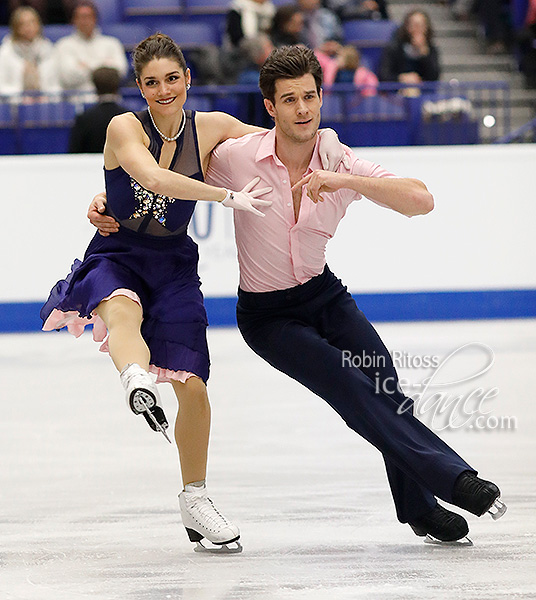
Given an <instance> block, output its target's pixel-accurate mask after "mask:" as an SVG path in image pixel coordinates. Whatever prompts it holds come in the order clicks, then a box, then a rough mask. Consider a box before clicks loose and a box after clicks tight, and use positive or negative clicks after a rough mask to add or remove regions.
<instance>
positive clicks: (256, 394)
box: [0, 320, 536, 600]
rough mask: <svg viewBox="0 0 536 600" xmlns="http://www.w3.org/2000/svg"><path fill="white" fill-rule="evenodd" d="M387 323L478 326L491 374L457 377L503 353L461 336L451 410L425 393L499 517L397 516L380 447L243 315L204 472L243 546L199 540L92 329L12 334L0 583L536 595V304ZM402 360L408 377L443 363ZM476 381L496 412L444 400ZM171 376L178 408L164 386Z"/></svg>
mask: <svg viewBox="0 0 536 600" xmlns="http://www.w3.org/2000/svg"><path fill="white" fill-rule="evenodd" d="M378 329H379V332H380V334H381V335H382V337H383V339H384V341H385V342H386V344H387V346H388V347H389V348H390V349H391V350H399V351H405V352H407V353H409V354H411V355H412V356H423V355H429V356H438V357H442V358H444V357H446V356H447V355H449V354H450V353H451V352H452V351H454V350H456V349H457V348H460V347H462V346H463V345H464V344H467V343H470V342H475V343H478V344H481V345H486V346H489V347H490V348H491V350H492V351H493V363H492V364H491V362H490V363H489V364H488V366H489V365H491V366H490V368H489V369H488V371H487V372H486V373H485V374H484V375H482V376H481V377H478V378H475V379H472V380H470V381H466V382H465V383H458V384H453V383H452V381H454V380H455V379H463V378H467V377H469V376H470V375H471V374H476V373H477V372H478V371H479V370H482V369H483V368H484V367H485V366H486V365H485V363H486V360H488V359H489V358H490V356H491V355H490V354H488V359H486V358H485V356H484V355H485V352H482V351H481V350H482V348H484V346H480V347H479V348H477V347H476V346H473V347H471V348H466V349H465V350H464V351H463V352H461V353H458V355H457V356H455V357H454V358H453V359H452V361H451V363H450V364H449V365H447V367H446V368H445V371H444V372H443V374H442V376H443V380H442V381H443V382H449V381H450V382H451V385H448V386H445V387H444V388H442V390H443V393H444V396H443V398H442V402H443V404H442V405H441V407H442V408H444V409H445V410H444V413H443V414H442V415H439V414H435V416H434V413H433V410H434V406H432V405H431V404H430V405H429V406H428V410H424V412H423V414H422V415H421V418H422V419H423V420H424V421H425V422H426V423H427V424H429V425H430V424H431V425H432V426H433V427H434V428H435V429H438V428H441V426H442V424H444V419H446V418H448V417H451V418H454V417H456V419H457V421H456V423H455V426H454V427H453V428H451V429H450V430H446V431H441V432H440V435H441V436H442V437H443V438H444V439H445V440H446V441H447V442H448V443H450V444H451V445H452V446H453V447H454V448H455V449H456V450H457V451H458V452H459V453H460V454H461V455H462V456H464V458H465V459H466V460H467V461H468V462H470V463H471V464H472V465H473V466H475V467H476V468H477V469H478V470H479V471H480V474H481V475H482V476H483V477H485V478H490V479H493V480H494V481H496V482H497V483H498V484H499V486H500V487H501V489H502V497H503V499H504V501H505V502H506V503H507V504H508V512H507V513H506V515H505V516H504V517H503V518H502V519H500V520H499V521H497V522H494V521H493V520H492V519H491V518H490V517H489V516H484V517H482V518H476V517H474V516H473V515H468V514H465V516H466V517H467V519H468V521H469V525H470V528H471V533H470V536H471V538H472V539H473V542H474V546H473V547H470V548H452V547H449V548H444V547H436V546H430V545H427V544H424V543H423V541H422V539H421V538H417V537H416V536H415V535H414V534H413V533H412V531H411V530H410V528H409V527H408V526H407V525H402V524H400V523H398V521H397V520H396V517H395V514H394V508H393V504H392V500H391V497H390V493H389V490H388V486H387V481H386V476H385V473H384V469H383V462H382V459H381V456H380V455H379V453H378V452H377V451H376V450H375V449H374V448H372V447H371V446H369V445H368V444H367V443H366V442H365V441H364V440H362V439H361V438H359V437H358V436H357V435H356V434H354V432H352V431H351V430H350V429H348V428H347V427H346V426H345V425H344V423H343V422H342V421H341V419H340V418H339V417H338V416H337V415H336V414H335V413H334V412H333V411H332V410H331V409H330V408H329V407H328V406H327V405H326V404H324V402H323V401H322V400H320V399H319V398H316V397H315V396H313V395H312V394H311V393H310V392H308V391H307V390H306V389H304V388H302V387H301V386H300V385H298V384H297V383H295V382H293V381H292V380H290V379H289V378H287V377H286V376H284V375H282V374H281V373H278V372H277V371H275V370H274V369H272V368H271V367H270V366H268V365H267V364H265V363H264V362H263V361H262V360H261V359H259V358H258V357H256V356H255V355H254V354H253V353H252V352H251V351H250V350H249V349H248V348H247V347H246V345H245V344H244V342H243V341H242V339H241V338H240V335H239V333H238V332H237V331H236V330H234V329H230V330H218V329H216V330H211V331H210V338H209V339H210V346H211V352H212V360H213V369H212V376H211V379H210V385H209V391H210V396H211V402H212V407H213V425H212V442H211V451H210V464H209V479H208V482H209V490H210V494H211V496H212V497H213V499H214V501H215V503H216V505H217V506H218V507H219V508H220V509H221V510H222V512H224V513H225V514H226V515H227V516H228V517H229V518H231V519H232V520H233V521H235V522H236V523H237V524H238V525H239V526H240V528H241V531H242V542H243V545H244V552H243V553H242V554H240V555H233V556H211V555H199V554H197V553H194V552H193V546H192V544H191V543H190V542H189V541H188V538H187V536H186V533H185V531H184V529H183V528H182V526H181V523H180V516H179V512H178V502H177V494H178V492H179V491H180V481H179V471H178V467H177V456H176V454H177V453H176V449H175V448H172V447H171V446H170V445H169V444H168V443H167V442H166V441H165V440H164V439H163V438H162V436H160V435H158V434H156V433H153V432H152V431H150V430H149V428H148V427H147V425H146V423H145V421H144V420H143V419H142V418H141V417H135V416H134V415H132V414H131V413H130V412H129V411H128V409H127V407H126V403H125V402H124V399H123V393H122V389H121V387H120V384H119V380H118V376H117V374H116V372H115V370H114V368H113V366H112V364H111V361H110V359H109V357H108V356H106V355H103V354H100V353H99V352H98V350H97V345H96V344H95V343H94V342H93V341H92V340H91V335H90V334H89V332H86V334H84V336H82V338H80V339H79V340H75V339H73V338H71V336H69V335H67V334H62V333H60V334H57V333H48V334H44V333H39V334H27V335H3V336H0V386H1V392H0V393H1V403H0V409H1V417H0V456H1V458H2V467H1V470H0V599H1V600H82V599H89V598H91V599H92V600H116V599H117V600H119V599H121V600H166V599H172V600H179V599H182V600H194V599H195V600H223V599H226V600H241V599H248V600H257V599H258V600H265V599H274V600H302V599H303V600H305V599H307V600H326V599H330V600H331V599H333V600H350V599H352V600H353V599H362V598H367V599H371V600H390V599H404V600H406V599H413V598H415V599H417V598H418V599H422V598H427V599H445V598H446V599H451V598H452V599H456V598H460V599H462V598H463V599H464V600H472V599H477V598H478V599H483V600H484V599H485V600H499V599H500V600H505V599H510V598H536V568H535V567H536V513H535V501H536V407H535V386H534V381H535V373H536V343H535V342H536V321H535V320H516V321H495V322H490V321H480V322H450V323H436V324H431V323H420V324H415V323H408V324H380V325H379V326H378ZM399 371H400V375H401V376H402V377H404V378H407V379H408V380H411V381H413V383H419V382H422V381H423V380H424V379H425V377H426V375H427V374H428V375H429V374H430V371H427V370H423V369H417V368H401V369H399ZM477 388H482V390H484V391H488V392H489V394H490V397H489V398H488V399H487V400H486V401H485V402H484V403H482V404H481V405H480V410H481V412H488V415H487V417H486V418H487V419H488V421H487V425H488V427H487V429H485V430H484V429H478V428H476V427H474V426H473V428H470V427H469V424H468V423H466V425H465V426H463V427H462V426H460V423H461V422H462V421H463V420H464V415H463V414H462V412H461V411H462V408H465V409H467V407H468V406H469V404H470V402H469V401H467V400H466V403H465V405H461V404H458V406H457V407H454V406H453V405H451V406H450V408H448V407H447V404H448V401H449V400H452V398H455V397H456V396H459V397H462V398H466V399H467V396H468V394H469V393H470V392H471V391H474V390H476V389H477ZM494 388H497V389H496V390H495V391H493V390H494ZM415 389H417V388H415ZM415 389H414V390H413V392H414V391H415ZM490 390H491V392H490ZM162 392H163V396H164V398H163V399H164V404H165V408H166V411H167V413H168V416H170V415H171V414H172V413H173V412H174V410H175V401H174V398H173V396H172V394H171V389H170V386H162ZM435 408H436V409H437V405H436V406H435ZM490 417H491V418H490ZM505 417H513V419H509V420H508V419H505ZM460 419H461V421H460ZM501 427H502V428H501Z"/></svg>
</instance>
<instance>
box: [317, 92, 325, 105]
mask: <svg viewBox="0 0 536 600" xmlns="http://www.w3.org/2000/svg"><path fill="white" fill-rule="evenodd" d="M318 96H319V98H320V106H322V104H324V90H323V89H322V88H320V93H319V94H318Z"/></svg>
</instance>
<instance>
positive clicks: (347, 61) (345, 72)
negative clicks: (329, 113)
mask: <svg viewBox="0 0 536 600" xmlns="http://www.w3.org/2000/svg"><path fill="white" fill-rule="evenodd" d="M334 49H335V52H333V50H334ZM315 54H316V57H317V58H318V62H319V63H320V65H321V66H322V72H323V75H324V87H325V88H326V89H329V88H330V87H331V86H332V85H333V84H334V83H353V84H354V85H355V87H357V88H360V90H361V94H362V95H363V96H375V95H376V90H377V88H378V78H377V77H376V75H375V74H374V73H373V72H372V71H371V70H370V69H367V67H364V66H362V65H361V64H360V63H361V55H360V54H359V51H358V50H357V48H355V47H354V46H351V45H346V46H341V45H340V44H337V42H326V43H325V44H324V45H323V46H322V47H321V48H320V49H317V50H315Z"/></svg>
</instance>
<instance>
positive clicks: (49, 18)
mask: <svg viewBox="0 0 536 600" xmlns="http://www.w3.org/2000/svg"><path fill="white" fill-rule="evenodd" d="M443 3H444V4H448V5H449V6H450V10H451V11H452V16H453V18H455V19H459V20H466V19H476V20H478V21H479V23H480V25H481V30H482V32H483V37H484V38H485V40H486V44H487V51H488V52H489V53H490V54H496V53H502V52H512V53H514V55H515V56H516V58H517V59H518V62H519V66H520V69H521V70H522V72H523V73H524V74H525V76H526V80H527V84H528V85H529V86H531V87H536V41H535V36H536V0H443ZM514 5H515V7H516V9H517V17H515V16H513V15H514V13H515V11H513V7H514ZM520 7H521V8H520ZM1 10H3V11H4V12H3V13H1V12H0V19H2V20H3V21H4V22H5V23H6V24H8V25H9V30H8V32H7V35H5V36H4V37H3V40H2V42H1V44H0V96H3V97H10V98H11V99H16V100H17V101H22V102H34V101H35V99H36V98H39V92H42V93H46V94H56V93H60V92H63V91H69V92H76V93H79V94H85V95H86V96H85V98H86V101H87V98H89V97H91V98H93V100H94V101H97V100H100V102H101V103H106V104H107V108H106V111H103V112H105V113H106V114H107V115H111V116H113V114H117V111H120V110H123V109H122V107H121V106H120V99H119V95H118V94H119V89H120V86H122V85H123V86H124V85H134V84H135V82H134V80H133V78H132V74H131V71H129V64H128V58H127V53H126V51H125V48H124V46H123V45H122V43H121V41H120V40H118V39H116V38H114V37H111V36H108V35H103V33H102V32H101V30H100V28H99V9H98V5H97V4H95V3H94V2H92V1H91V0H8V2H6V3H3V7H2V9H1ZM520 11H521V12H520ZM389 18H390V15H389V6H388V3H387V1H386V0H323V1H321V0H296V1H295V2H293V3H288V4H281V3H280V2H277V3H274V2H273V1H272V0H230V2H229V5H228V9H227V13H226V15H225V18H224V23H225V32H224V34H223V40H222V44H221V45H220V46H214V45H206V46H203V47H200V48H198V49H196V50H193V51H191V52H189V53H188V54H187V58H188V60H189V62H190V64H191V66H192V67H193V73H194V76H195V78H196V83H199V84H235V83H237V84H256V83H257V81H258V75H259V70H260V67H261V65H262V64H263V62H264V60H265V59H266V58H267V56H268V55H269V54H270V52H271V51H272V50H273V49H274V48H276V47H279V46H282V45H291V44H304V45H306V46H308V47H310V48H312V49H314V51H315V53H316V55H317V57H318V59H319V61H320V63H321V65H322V68H323V71H324V88H325V89H327V90H329V88H330V87H331V86H332V85H334V84H337V83H347V84H352V83H353V84H354V86H355V87H356V88H357V89H359V92H360V93H361V94H362V95H363V96H371V95H375V94H376V88H377V86H378V82H379V81H382V82H400V83H402V84H407V86H409V85H415V84H419V83H421V82H426V81H437V80H439V78H440V75H441V59H440V55H439V51H438V48H437V46H436V44H435V41H434V28H433V24H432V23H431V20H430V18H429V16H428V14H427V12H426V11H424V10H419V9H416V10H412V11H410V12H408V13H407V14H406V15H405V17H404V19H403V21H402V23H401V24H400V25H399V26H398V27H397V28H396V29H393V30H392V31H394V33H392V36H390V37H389V39H386V40H385V41H384V44H383V46H384V47H383V50H382V53H381V56H380V57H379V59H378V60H377V61H375V63H374V64H372V63H371V61H370V57H368V56H362V55H361V53H360V50H359V49H358V47H356V44H353V43H351V40H348V39H345V31H346V28H345V25H346V24H347V23H349V22H352V23H355V22H356V21H358V22H365V21H385V22H386V23H390V21H389ZM169 19H180V17H169ZM54 23H70V24H71V25H72V33H70V34H69V35H66V36H64V37H61V38H60V39H58V40H57V41H56V42H55V43H52V42H51V41H50V40H49V39H47V38H46V37H45V36H44V34H43V24H46V25H49V24H54ZM176 41H177V42H178V43H179V44H180V42H181V40H176ZM415 89H416V88H413V91H415ZM407 91H408V95H410V94H409V93H411V91H412V89H411V88H410V87H408V88H407ZM417 93H418V90H417ZM111 116H109V117H106V118H111ZM80 127H81V126H80ZM86 129H87V130H88V131H91V126H90V125H87V124H86ZM76 145H77V144H76V141H75V142H73V148H74V147H76ZM96 145H97V146H98V144H96Z"/></svg>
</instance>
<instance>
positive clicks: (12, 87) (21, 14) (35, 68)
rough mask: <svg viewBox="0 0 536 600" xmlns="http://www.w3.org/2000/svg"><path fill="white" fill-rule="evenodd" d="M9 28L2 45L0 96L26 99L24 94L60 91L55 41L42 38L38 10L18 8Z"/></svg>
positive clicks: (27, 97) (28, 7)
mask: <svg viewBox="0 0 536 600" xmlns="http://www.w3.org/2000/svg"><path fill="white" fill-rule="evenodd" d="M9 25H10V34H9V35H7V36H6V37H5V38H4V40H3V42H2V44H1V45H0V94H1V95H5V96H12V97H21V98H22V97H23V96H24V92H38V91H41V92H45V93H55V92H59V91H60V85H59V79H58V73H57V69H56V62H55V60H54V52H53V46H52V42H50V40H47V39H46V38H44V37H43V35H42V24H41V20H40V19H39V14H38V13H37V11H36V10H35V9H34V8H31V7H30V6H23V7H20V8H17V9H15V10H14V11H13V13H12V14H11V18H10V22H9ZM34 97H35V94H34ZM30 98H31V96H26V100H29V99H30Z"/></svg>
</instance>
